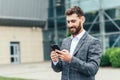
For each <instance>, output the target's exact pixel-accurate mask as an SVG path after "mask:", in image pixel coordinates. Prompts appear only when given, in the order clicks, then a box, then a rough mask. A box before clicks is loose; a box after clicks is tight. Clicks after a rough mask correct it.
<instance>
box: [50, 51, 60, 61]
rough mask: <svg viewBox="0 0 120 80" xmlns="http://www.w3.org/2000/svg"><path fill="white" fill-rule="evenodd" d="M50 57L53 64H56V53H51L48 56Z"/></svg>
mask: <svg viewBox="0 0 120 80" xmlns="http://www.w3.org/2000/svg"><path fill="white" fill-rule="evenodd" d="M50 57H51V59H52V61H53V62H57V61H58V60H59V58H58V54H57V53H56V51H52V52H51V54H50Z"/></svg>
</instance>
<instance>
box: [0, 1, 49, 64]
mask: <svg viewBox="0 0 120 80" xmlns="http://www.w3.org/2000/svg"><path fill="white" fill-rule="evenodd" d="M43 3H44V4H43ZM47 10H48V0H0V41H1V43H0V64H21V63H33V62H41V61H44V57H43V56H44V50H43V46H44V45H43V30H44V28H45V26H46V21H47V17H48V16H47V13H48V11H47Z"/></svg>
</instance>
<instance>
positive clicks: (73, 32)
mask: <svg viewBox="0 0 120 80" xmlns="http://www.w3.org/2000/svg"><path fill="white" fill-rule="evenodd" d="M80 24H81V23H79V26H72V27H70V28H69V32H70V34H71V35H77V34H79V32H80V30H81V25H80Z"/></svg>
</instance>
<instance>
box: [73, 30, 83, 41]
mask: <svg viewBox="0 0 120 80" xmlns="http://www.w3.org/2000/svg"><path fill="white" fill-rule="evenodd" d="M84 33H85V30H84V29H83V31H82V32H81V33H79V34H78V35H77V36H75V37H73V36H72V35H71V39H73V38H76V39H79V40H80V38H81V37H82V36H83V35H84Z"/></svg>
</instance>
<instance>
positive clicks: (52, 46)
mask: <svg viewBox="0 0 120 80" xmlns="http://www.w3.org/2000/svg"><path fill="white" fill-rule="evenodd" d="M51 48H52V50H53V51H55V49H57V50H60V48H59V47H58V45H56V44H52V45H51Z"/></svg>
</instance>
